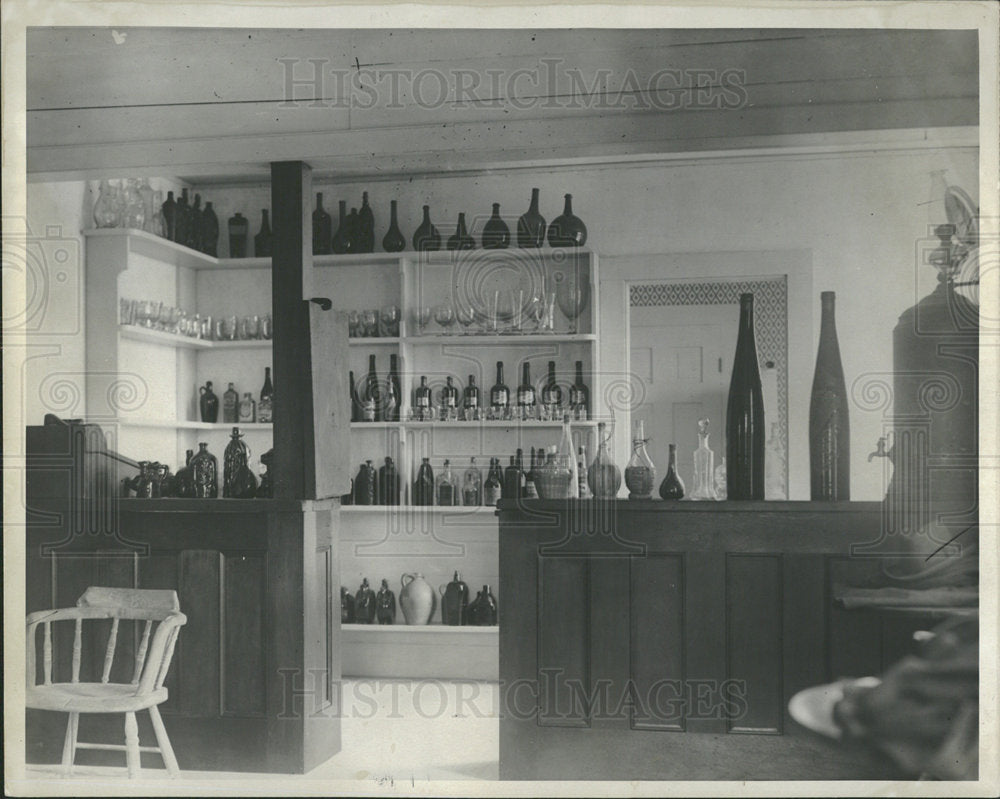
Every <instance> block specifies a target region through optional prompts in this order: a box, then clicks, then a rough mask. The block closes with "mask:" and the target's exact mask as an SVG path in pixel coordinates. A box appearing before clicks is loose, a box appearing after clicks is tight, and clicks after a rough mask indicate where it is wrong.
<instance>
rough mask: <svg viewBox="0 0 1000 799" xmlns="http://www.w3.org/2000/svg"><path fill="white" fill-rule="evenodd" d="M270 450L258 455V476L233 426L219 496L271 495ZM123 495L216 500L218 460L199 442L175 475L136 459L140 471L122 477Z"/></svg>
mask: <svg viewBox="0 0 1000 799" xmlns="http://www.w3.org/2000/svg"><path fill="white" fill-rule="evenodd" d="M272 459H273V450H269V451H267V452H265V453H264V454H263V455H261V456H260V462H261V464H262V465H263V466H264V469H265V472H264V474H262V475H261V476H260V478H259V479H258V478H257V476H256V475H255V474H254V473H253V471H252V470H251V469H250V447H249V446H248V445H247V443H246V442H245V441H244V440H243V434H242V433H241V432H240V429H239V428H238V427H234V428H233V431H232V434H231V436H230V441H229V444H228V445H227V446H226V451H225V453H224V455H223V461H222V469H223V471H222V496H223V497H225V498H232V499H253V498H266V497H270V496H271V474H270V467H271V462H272ZM122 496H126V497H128V496H135V497H139V498H141V499H154V498H158V497H180V498H187V499H216V498H217V497H218V496H219V460H218V458H216V457H215V455H213V454H212V453H211V452H209V451H208V444H207V443H206V442H200V443H199V444H198V452H197V453H195V452H194V451H193V450H190V449H189V450H188V451H187V457H186V459H185V463H184V466H182V467H181V468H180V469H178V470H177V473H176V474H172V473H171V472H170V467H169V466H167V465H166V464H162V463H157V462H155V461H139V474H137V475H136V476H135V477H132V478H124V479H123V480H122Z"/></svg>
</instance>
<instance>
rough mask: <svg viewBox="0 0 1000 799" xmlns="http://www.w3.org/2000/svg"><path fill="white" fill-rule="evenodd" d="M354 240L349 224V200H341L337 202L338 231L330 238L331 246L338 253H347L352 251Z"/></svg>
mask: <svg viewBox="0 0 1000 799" xmlns="http://www.w3.org/2000/svg"><path fill="white" fill-rule="evenodd" d="M353 244H354V240H353V238H352V237H351V231H350V230H349V228H348V224H347V201H346V200H340V201H338V203H337V232H336V233H334V234H333V237H332V238H331V239H330V248H331V249H332V250H333V252H334V253H335V254H336V255H345V254H346V253H349V252H351V247H352V245H353Z"/></svg>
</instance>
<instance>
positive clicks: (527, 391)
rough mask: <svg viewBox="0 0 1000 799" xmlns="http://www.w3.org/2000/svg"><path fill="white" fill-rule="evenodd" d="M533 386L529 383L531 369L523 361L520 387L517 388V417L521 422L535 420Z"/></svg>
mask: <svg viewBox="0 0 1000 799" xmlns="http://www.w3.org/2000/svg"><path fill="white" fill-rule="evenodd" d="M535 411H536V407H535V386H534V384H533V383H532V382H531V367H530V366H529V364H528V362H527V361H525V362H524V364H523V365H522V366H521V385H519V386H518V387H517V416H518V418H519V419H520V420H521V421H529V420H531V419H534V418H535Z"/></svg>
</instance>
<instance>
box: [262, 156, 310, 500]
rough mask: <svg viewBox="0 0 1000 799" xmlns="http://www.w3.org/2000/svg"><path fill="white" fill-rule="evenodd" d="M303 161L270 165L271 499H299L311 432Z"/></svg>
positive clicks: (306, 206)
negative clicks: (271, 236)
mask: <svg viewBox="0 0 1000 799" xmlns="http://www.w3.org/2000/svg"><path fill="white" fill-rule="evenodd" d="M311 171H312V170H311V169H310V167H309V165H308V164H306V163H304V162H302V161H281V162H275V163H272V164H271V217H272V219H273V235H274V239H273V242H274V243H273V249H272V256H271V315H272V317H273V319H274V340H273V349H272V352H273V356H272V357H273V368H274V383H275V398H276V400H277V401H276V402H275V407H274V466H273V469H274V483H273V485H274V496H275V497H279V498H285V499H302V498H305V497H306V496H307V493H306V485H305V479H306V477H305V462H306V457H305V456H306V453H308V452H311V442H309V441H308V440H307V438H308V435H309V434H310V431H311V429H312V373H311V370H310V361H311V358H310V338H309V336H310V333H309V298H310V297H312V214H311V213H310V205H309V201H310V197H311V195H312V175H311Z"/></svg>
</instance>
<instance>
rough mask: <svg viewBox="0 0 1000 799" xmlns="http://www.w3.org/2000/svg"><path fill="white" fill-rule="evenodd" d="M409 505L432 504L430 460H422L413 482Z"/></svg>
mask: <svg viewBox="0 0 1000 799" xmlns="http://www.w3.org/2000/svg"><path fill="white" fill-rule="evenodd" d="M411 503H412V504H414V505H433V504H434V470H433V469H432V468H431V459H430V458H424V459H423V462H422V463H421V464H420V468H419V469H418V470H417V479H416V480H414V481H413V494H412V495H411Z"/></svg>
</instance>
